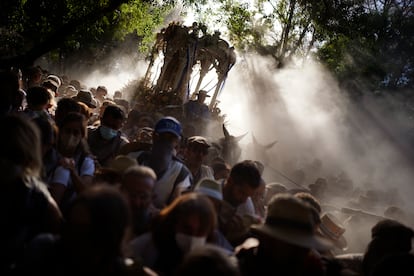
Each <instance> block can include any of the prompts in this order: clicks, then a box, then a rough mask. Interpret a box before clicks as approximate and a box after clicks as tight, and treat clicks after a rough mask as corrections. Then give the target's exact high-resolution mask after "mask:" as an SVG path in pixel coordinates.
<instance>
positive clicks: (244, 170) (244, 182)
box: [223, 160, 261, 207]
mask: <svg viewBox="0 0 414 276" xmlns="http://www.w3.org/2000/svg"><path fill="white" fill-rule="evenodd" d="M260 183H261V176H260V172H259V170H258V168H257V166H256V164H255V163H254V162H253V161H251V160H244V161H242V162H239V163H237V164H236V165H234V166H233V167H232V169H231V171H230V176H229V177H228V178H227V181H226V184H225V186H224V188H223V197H224V200H226V201H227V202H229V203H230V204H231V205H233V206H235V207H237V206H239V205H240V204H242V203H244V202H246V200H247V198H248V197H251V196H252V195H253V194H254V192H255V191H256V189H258V188H259V186H260Z"/></svg>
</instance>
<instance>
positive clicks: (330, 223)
mask: <svg viewBox="0 0 414 276" xmlns="http://www.w3.org/2000/svg"><path fill="white" fill-rule="evenodd" d="M319 232H320V233H321V234H322V235H323V236H324V237H326V238H328V239H329V240H330V241H332V243H333V244H334V245H335V246H336V247H338V248H339V249H342V250H346V248H347V246H348V243H347V241H346V239H345V237H344V236H343V234H344V233H345V227H344V226H343V225H342V223H341V222H340V221H339V219H338V218H337V217H335V215H334V214H332V213H330V212H329V213H325V214H324V215H323V216H322V217H321V223H320V225H319Z"/></svg>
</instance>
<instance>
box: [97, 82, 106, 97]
mask: <svg viewBox="0 0 414 276" xmlns="http://www.w3.org/2000/svg"><path fill="white" fill-rule="evenodd" d="M95 95H96V97H97V98H98V99H104V98H105V97H106V95H108V89H106V87H105V86H103V85H100V86H98V87H97V88H96V92H95Z"/></svg>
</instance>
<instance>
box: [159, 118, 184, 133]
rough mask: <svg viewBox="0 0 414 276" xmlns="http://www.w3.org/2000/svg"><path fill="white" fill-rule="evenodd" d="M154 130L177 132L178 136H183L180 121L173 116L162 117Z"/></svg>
mask: <svg viewBox="0 0 414 276" xmlns="http://www.w3.org/2000/svg"><path fill="white" fill-rule="evenodd" d="M154 132H156V133H165V132H170V133H172V134H175V135H176V136H177V137H181V135H182V128H181V124H180V122H179V121H178V120H177V119H176V118H174V117H171V116H167V117H163V118H161V119H160V120H159V121H158V122H157V123H156V124H155V128H154Z"/></svg>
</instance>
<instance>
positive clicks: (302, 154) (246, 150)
mask: <svg viewBox="0 0 414 276" xmlns="http://www.w3.org/2000/svg"><path fill="white" fill-rule="evenodd" d="M365 94H366V95H365ZM365 94H364V96H363V97H362V98H361V99H359V100H358V101H353V100H352V99H351V98H349V96H348V95H349V94H347V93H345V92H344V91H343V90H342V89H341V88H340V87H339V85H338V83H337V82H336V81H335V79H334V78H333V77H332V76H331V75H330V74H329V72H327V71H326V70H325V69H324V68H323V67H322V66H321V65H320V64H318V63H316V62H312V61H309V62H307V63H306V64H305V65H304V66H303V67H300V68H298V67H291V68H289V67H288V68H285V69H282V70H280V69H277V70H276V69H274V67H273V65H272V63H271V62H269V61H268V60H266V59H263V58H260V57H257V56H254V55H249V56H247V57H246V58H245V59H244V60H242V61H240V62H239V63H238V64H236V65H235V66H234V67H233V69H232V71H231V72H230V73H229V78H228V79H227V81H226V86H225V87H224V89H223V91H222V93H221V95H220V97H219V99H220V101H221V102H220V104H219V107H220V108H221V110H222V112H223V113H225V114H226V118H227V120H226V121H227V128H228V129H229V131H230V132H231V133H232V134H233V135H236V136H237V135H241V134H243V133H245V132H249V134H248V135H247V136H246V137H245V138H243V139H242V140H241V141H240V144H241V146H242V148H243V156H242V159H253V160H258V161H261V162H262V163H264V164H265V171H264V178H265V180H266V182H267V183H270V182H279V183H282V184H284V185H285V186H286V187H288V188H290V189H297V188H304V189H307V188H308V185H309V184H311V183H315V181H316V179H317V178H318V177H323V178H325V179H327V180H328V184H330V185H329V186H328V187H331V189H332V190H334V191H333V192H331V198H328V199H324V200H323V202H321V203H325V204H328V206H330V205H332V206H333V207H334V208H333V210H341V208H343V207H345V208H350V210H351V213H350V214H352V212H353V211H354V210H357V211H359V210H361V211H362V212H366V213H367V214H365V215H367V218H371V219H372V220H369V219H367V220H365V221H363V222H361V224H355V223H354V224H353V225H352V228H353V229H348V230H347V231H348V233H347V235H348V236H347V237H348V239H350V240H353V241H354V244H353V248H352V246H351V248H352V249H353V250H354V252H355V251H356V252H359V251H363V249H364V246H365V245H366V243H367V242H368V241H369V239H370V229H371V227H372V226H373V223H375V221H376V220H377V219H380V218H381V217H384V212H385V210H386V208H388V207H389V206H398V207H400V208H401V209H403V210H404V211H406V213H407V214H412V213H413V210H414V206H413V203H412V195H414V187H413V185H412V184H413V183H412V182H413V181H412V180H413V179H414V170H413V167H414V166H413V164H414V162H413V156H414V154H413V146H412V140H411V144H410V139H409V137H410V136H407V133H408V132H409V126H410V124H412V122H410V120H409V118H408V116H406V115H407V114H405V113H404V112H403V111H402V110H401V109H399V108H398V103H397V102H398V101H396V99H394V98H388V99H387V98H378V97H376V96H374V95H373V94H372V93H370V92H369V91H367V92H366V93H365ZM253 135H254V137H255V139H256V141H257V142H258V143H259V144H260V145H261V146H259V147H258V146H257V145H255V144H254V143H253ZM274 141H277V143H276V144H274V145H273V146H272V147H270V148H264V147H263V146H266V145H268V144H270V143H272V142H274ZM340 178H342V180H345V179H346V181H342V182H341V183H342V186H340V187H337V188H335V187H334V186H335V185H336V184H339V182H338V183H335V181H338V179H340ZM335 189H337V190H335ZM335 192H336V193H335ZM321 201H322V200H321ZM376 216H378V217H376ZM349 217H350V216H344V217H343V219H346V218H349ZM400 221H402V222H405V223H407V224H409V225H410V224H411V223H412V221H408V220H405V218H402V217H401V218H400ZM370 222H371V223H370ZM357 229H358V230H357Z"/></svg>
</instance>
